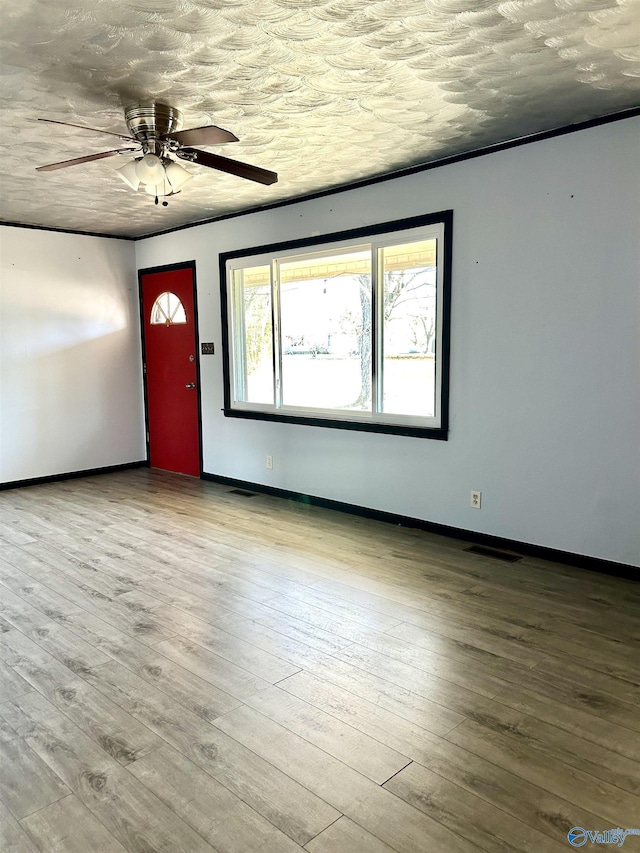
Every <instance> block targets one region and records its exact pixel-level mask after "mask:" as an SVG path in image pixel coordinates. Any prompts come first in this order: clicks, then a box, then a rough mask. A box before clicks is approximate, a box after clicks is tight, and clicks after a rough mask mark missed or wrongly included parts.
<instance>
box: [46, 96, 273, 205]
mask: <svg viewBox="0 0 640 853" xmlns="http://www.w3.org/2000/svg"><path fill="white" fill-rule="evenodd" d="M124 118H125V121H126V123H127V127H128V128H129V134H126V133H113V132H112V131H109V130H99V129H98V128H95V127H86V126H85V125H81V124H71V123H69V122H66V121H56V120H54V119H46V118H41V119H38V121H46V122H48V123H49V124H62V125H65V126H66V127H78V128H80V129H82V130H90V131H92V132H94V133H103V134H107V135H108V136H115V137H117V138H118V139H121V140H125V141H126V142H132V143H134V146H133V147H127V148H116V149H114V150H112V151H102V152H101V153H100V154H89V155H88V156H86V157H76V158H74V159H73V160H63V161H61V162H60V163H50V164H49V165H48V166H38V167H37V168H36V171H37V172H53V171H55V170H56V169H66V168H67V167H68V166H77V165H79V164H81V163H90V162H91V161H92V160H102V159H103V158H105V157H114V156H115V155H122V154H130V153H131V152H136V151H137V152H138V153H139V154H141V155H142V156H140V157H136V155H135V154H134V155H133V156H134V159H133V160H130V161H129V162H127V163H126V164H125V165H124V166H123V167H122V168H120V169H117V170H116V173H117V174H118V176H119V177H120V178H122V180H123V181H124V182H125V183H126V184H127V185H128V186H129V187H131V189H133V190H135V191H144V192H146V193H148V194H149V195H151V196H154V197H155V203H156V204H158V199H159V198H162V197H165V196H170V195H174V194H175V193H177V192H179V191H180V188H181V187H182V186H183V185H184V184H185V183H186V182H187V181H188V180H189V179H190V178H192V177H193V174H192V173H191V172H189V171H187V169H184V168H183V167H182V166H181V165H180V163H179V162H178V159H180V160H184V161H186V162H188V163H196V164H197V165H199V166H208V167H209V168H210V169H216V170H217V171H219V172H227V173H228V174H230V175H237V176H238V177H239V178H246V179H247V180H249V181H256V182H257V183H259V184H266V185H268V184H274V183H275V182H276V181H277V180H278V175H277V174H276V173H275V172H270V171H269V170H268V169H260V168H259V167H258V166H250V165H249V164H248V163H241V162H240V161H239V160H231V159H229V158H228V157H220V156H219V155H218V154H210V153H209V152H208V151H202V150H200V149H199V148H192V147H191V146H192V145H222V144H224V143H227V142H238V137H237V136H234V134H233V133H230V132H229V131H228V130H224V129H223V128H221V127H216V125H207V126H205V127H194V128H191V129H188V130H181V128H182V113H181V112H180V111H179V110H177V109H175V108H174V107H170V106H168V105H167V104H160V103H155V102H148V103H139V104H132V105H131V106H129V107H127V108H126V109H125V112H124ZM162 203H163V205H164V206H165V207H166V205H167V202H166V201H163V202H162Z"/></svg>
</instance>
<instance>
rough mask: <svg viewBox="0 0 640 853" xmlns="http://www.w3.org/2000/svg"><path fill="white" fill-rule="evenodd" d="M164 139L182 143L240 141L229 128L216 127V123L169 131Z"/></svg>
mask: <svg viewBox="0 0 640 853" xmlns="http://www.w3.org/2000/svg"><path fill="white" fill-rule="evenodd" d="M164 139H175V140H176V142H179V143H180V144H181V145H222V144H223V143H224V142H238V137H237V136H235V135H234V134H233V133H231V132H230V131H229V130H225V129H224V128H222V127H216V125H215V124H210V125H208V126H207V127H192V128H191V129H190V130H177V131H176V132H175V133H167V134H166V135H165V136H164Z"/></svg>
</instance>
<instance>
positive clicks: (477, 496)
mask: <svg viewBox="0 0 640 853" xmlns="http://www.w3.org/2000/svg"><path fill="white" fill-rule="evenodd" d="M481 506H482V492H476V491H475V490H472V491H471V508H472V509H480V507H481Z"/></svg>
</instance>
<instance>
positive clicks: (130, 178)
mask: <svg viewBox="0 0 640 853" xmlns="http://www.w3.org/2000/svg"><path fill="white" fill-rule="evenodd" d="M137 165H138V161H137V160H130V161H129V162H128V163H126V164H125V165H124V166H122V167H121V168H120V169H116V175H118V177H119V178H122V180H123V181H124V182H125V184H127V186H129V187H131V189H132V190H137V189H138V187H139V186H140V178H139V177H138V173H137V172H136V166H137Z"/></svg>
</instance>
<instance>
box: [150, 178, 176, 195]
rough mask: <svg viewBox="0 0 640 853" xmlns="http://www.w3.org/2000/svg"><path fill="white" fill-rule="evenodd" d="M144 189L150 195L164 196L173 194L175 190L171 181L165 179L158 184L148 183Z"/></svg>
mask: <svg viewBox="0 0 640 853" xmlns="http://www.w3.org/2000/svg"><path fill="white" fill-rule="evenodd" d="M144 191H145V192H146V193H148V194H149V195H150V196H155V197H156V198H162V196H165V195H171V194H172V193H173V191H174V190H173V187H172V186H171V184H170V183H169V181H167V180H166V179H163V180H162V181H160V183H158V184H146V185H145V187H144Z"/></svg>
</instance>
